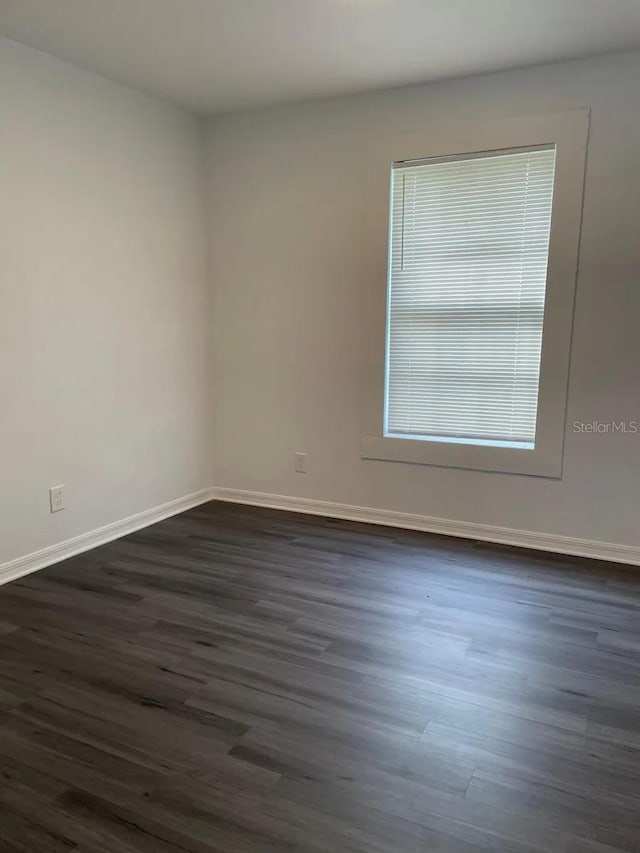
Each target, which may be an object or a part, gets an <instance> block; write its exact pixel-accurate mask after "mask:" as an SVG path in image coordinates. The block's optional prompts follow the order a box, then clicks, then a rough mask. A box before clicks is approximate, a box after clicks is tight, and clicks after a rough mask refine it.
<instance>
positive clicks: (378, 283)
mask: <svg viewBox="0 0 640 853" xmlns="http://www.w3.org/2000/svg"><path fill="white" fill-rule="evenodd" d="M589 113H590V111H589V110H588V109H580V110H571V111H568V112H563V113H554V114H549V115H542V116H529V117H522V118H513V119H505V120H495V121H486V122H484V121H483V122H479V123H473V124H469V123H460V124H455V125H449V126H442V125H438V124H437V123H434V124H433V125H431V124H430V125H429V126H426V127H424V129H421V130H418V131H415V132H413V133H407V134H394V135H391V136H387V137H384V138H381V139H378V140H376V141H375V142H374V143H372V144H371V145H370V146H369V150H368V152H367V159H366V170H367V175H366V211H367V214H366V219H367V222H366V226H367V227H366V238H367V239H366V257H367V282H368V283H369V285H370V293H369V299H368V300H367V304H366V306H365V312H364V321H365V330H366V333H367V334H366V335H365V336H364V340H365V342H366V343H367V342H368V346H367V349H366V372H365V374H364V382H363V409H364V423H363V435H362V436H361V457H362V458H363V459H375V460H384V461H393V462H405V463H415V464H421V465H438V466H445V467H451V468H466V469H472V470H480V471H496V472H503V473H513V474H527V475H532V476H538V477H549V478H556V479H559V478H561V477H562V457H563V449H564V436H565V428H566V408H567V396H568V379H569V364H570V355H571V333H572V326H573V310H574V297H575V289H576V277H577V268H578V252H579V244H580V230H581V222H582V206H583V205H582V202H583V193H584V177H585V165H586V155H587V141H588V134H589V117H590V116H589ZM549 144H554V145H555V147H556V170H555V180H554V194H553V209H552V217H551V234H550V241H549V260H548V270H547V286H546V295H545V308H544V321H543V338H542V354H541V364H540V386H539V394H538V417H537V429H536V442H535V447H534V448H533V449H525V448H516V447H499V446H490V445H482V444H477V443H469V444H467V443H460V442H458V441H456V442H455V443H454V442H446V441H441V440H430V439H411V438H396V437H387V436H384V433H383V427H384V423H383V421H384V406H385V370H386V354H387V340H386V338H387V310H388V304H387V303H388V255H389V233H390V204H391V197H390V196H391V169H392V163H393V162H396V161H400V160H422V159H427V158H432V157H443V156H460V155H469V154H475V153H478V154H480V153H484V152H491V151H501V150H504V149H511V148H529V147H531V148H534V147H536V146H540V145H549Z"/></svg>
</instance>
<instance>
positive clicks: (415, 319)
mask: <svg viewBox="0 0 640 853" xmlns="http://www.w3.org/2000/svg"><path fill="white" fill-rule="evenodd" d="M554 171H555V145H549V146H545V147H542V148H535V149H533V150H524V151H523V150H518V151H509V152H492V153H486V154H472V155H467V156H459V157H441V158H435V159H433V160H427V161H417V162H416V161H412V160H409V161H405V162H399V163H394V165H393V169H392V189H391V228H390V258H389V308H388V315H387V369H386V399H385V404H386V405H385V412H386V417H385V435H387V436H398V437H403V436H408V437H412V438H416V439H420V438H422V439H429V440H436V441H452V442H453V441H464V442H468V443H476V444H498V445H506V446H508V445H514V446H517V447H524V448H530V447H534V446H535V433H536V419H537V408H538V385H539V375H540V356H541V352H542V329H543V320H544V297H545V287H546V280H547V259H548V252H549V233H550V227H551V207H552V199H553V178H554Z"/></svg>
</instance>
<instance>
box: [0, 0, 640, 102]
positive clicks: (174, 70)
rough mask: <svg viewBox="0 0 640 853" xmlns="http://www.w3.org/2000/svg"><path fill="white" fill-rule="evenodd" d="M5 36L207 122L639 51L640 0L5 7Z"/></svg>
mask: <svg viewBox="0 0 640 853" xmlns="http://www.w3.org/2000/svg"><path fill="white" fill-rule="evenodd" d="M0 33H2V34H3V35H6V36H8V37H9V38H13V39H16V40H17V41H21V42H24V43H25V44H29V45H32V46H34V47H37V48H40V49H41V50H45V51H48V52H49V53H53V54H55V55H57V56H60V57H62V58H64V59H69V60H70V61H72V62H75V63H77V64H78V65H81V66H83V67H85V68H88V69H91V70H94V71H97V72H99V73H102V74H105V75H107V76H109V77H112V78H114V79H116V80H120V81H122V82H124V83H128V84H129V85H132V86H135V87H137V88H140V89H144V90H146V91H148V92H152V93H155V94H157V95H160V96H162V97H164V98H167V99H168V100H170V101H173V102H175V103H178V104H181V105H182V106H185V107H188V108H190V109H193V110H196V111H198V112H200V113H213V112H220V111H225V110H232V109H238V108H243V107H251V106H256V105H259V104H267V103H278V102H285V101H293V100H301V99H305V98H315V97H323V96H328V95H338V94H344V93H349V92H361V91H366V90H369V89H376V88H383V87H388V86H397V85H402V84H405V83H416V82H422V81H427V80H435V79H441V78H444V77H455V76H462V75H467V74H476V73H479V72H483V71H493V70H497V69H500V68H509V67H515V66H521V65H530V64H534V63H540V62H547V61H550V60H556V59H566V58H573V57H581V56H587V55H590V54H595V53H606V52H611V51H620V50H629V49H633V48H638V47H640V0H0Z"/></svg>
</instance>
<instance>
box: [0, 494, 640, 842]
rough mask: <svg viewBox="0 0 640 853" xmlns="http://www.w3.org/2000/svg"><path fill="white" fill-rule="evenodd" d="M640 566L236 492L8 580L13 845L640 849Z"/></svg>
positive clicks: (3, 812) (6, 712)
mask: <svg viewBox="0 0 640 853" xmlns="http://www.w3.org/2000/svg"><path fill="white" fill-rule="evenodd" d="M636 571H637V570H634V569H623V568H616V567H614V566H612V565H606V564H600V565H595V564H589V563H586V562H584V563H582V564H580V563H579V561H577V560H576V561H571V560H561V559H559V558H558V559H557V560H555V561H554V560H553V559H552V558H550V557H547V556H531V555H526V554H519V553H517V552H515V551H509V550H507V549H499V548H497V547H496V548H492V547H490V546H482V545H478V544H475V543H472V542H463V541H456V540H452V539H446V538H444V537H436V536H428V535H423V534H418V533H410V532H406V531H398V530H393V529H389V528H377V527H370V526H366V525H362V524H351V523H347V522H337V521H331V520H327V519H320V518H313V517H305V516H298V515H292V514H287V513H283V512H277V511H272V510H261V509H255V508H248V507H240V506H234V505H231V504H220V503H212V504H208V505H206V506H204V507H201V508H199V509H197V510H193V511H191V512H187V513H185V514H183V515H181V516H178V517H176V518H173V519H170V520H168V521H164V522H162V523H161V524H158V525H156V526H154V527H151V528H148V529H147V530H144V531H141V532H139V533H136V534H134V535H132V536H129V537H127V538H125V539H122V540H120V541H118V542H114V543H111V544H109V545H106V546H103V547H101V548H99V549H97V550H95V551H93V552H91V553H89V554H85V555H82V556H79V557H76V558H73V559H71V560H68V561H66V562H65V563H61V564H59V565H57V566H54V567H51V568H49V569H46V570H44V571H42V572H39V573H36V574H33V575H30V576H28V577H25V578H22V579H21V580H18V581H14V582H13V583H11V584H8V585H6V586H4V587H2V588H1V589H0V850H1V851H2V852H3V853H5V851H6V853H8V851H26V853H58V851H70V850H75V851H77V853H94V852H95V853H98V851H99V852H100V853H119V851H122V853H134V851H135V852H136V853H137V851H144V853H179V852H180V853H184V851H193V853H214V851H217V853H250V851H251V853H256V851H265V852H266V851H270V853H286V851H314V853H325V851H330V852H331V853H342V851H361V853H406V851H412V853H423V851H439V853H479V851H499V853H541V851H552V853H615V851H628V853H634V851H635V853H637V852H638V851H640V584H639V580H638V579H639V575H638V574H637V573H636Z"/></svg>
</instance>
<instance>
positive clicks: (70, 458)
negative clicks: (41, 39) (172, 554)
mask: <svg viewBox="0 0 640 853" xmlns="http://www.w3.org/2000/svg"><path fill="white" fill-rule="evenodd" d="M203 204H204V193H203V149H202V138H201V128H200V126H199V125H198V124H197V123H196V121H195V120H194V119H192V118H190V117H188V116H186V115H185V114H182V113H181V112H179V111H178V110H175V109H173V108H170V107H168V106H165V105H163V104H161V103H160V102H158V101H154V100H152V99H150V98H147V97H145V96H143V95H141V94H138V93H135V92H133V91H131V90H129V89H126V88H124V87H122V86H119V85H116V84H115V83H111V82H109V81H107V80H105V79H102V78H100V77H97V76H93V75H91V74H88V73H85V72H83V71H80V70H79V69H77V68H75V67H74V66H72V65H69V64H66V63H64V62H60V61H58V60H55V59H53V58H51V57H48V56H46V55H45V54H42V53H38V52H37V51H34V50H31V49H28V48H25V47H22V46H20V45H17V44H16V43H14V42H10V41H6V40H0V351H1V352H2V361H1V363H0V405H1V409H2V411H1V414H0V453H1V464H0V507H1V511H0V564H2V563H3V562H6V561H9V560H11V559H12V558H14V557H18V556H22V555H25V554H28V553H30V552H32V551H35V550H37V549H40V548H43V547H46V546H49V545H52V544H54V543H58V542H61V541H63V540H66V539H68V538H70V537H73V536H75V535H77V534H81V533H85V532H87V531H90V530H93V529H94V528H97V527H100V526H101V525H104V524H107V523H110V522H113V521H116V520H120V519H123V518H125V517H127V516H129V515H131V514H134V513H138V512H140V511H142V510H145V509H148V508H150V507H155V506H157V505H159V504H162V503H164V502H166V501H169V500H171V499H174V498H179V497H181V496H183V495H186V494H189V493H192V492H194V491H196V490H198V489H201V488H203V487H206V486H208V485H209V484H210V470H209V450H208V448H209V443H210V440H211V430H210V424H209V403H208V397H209V394H210V387H209V383H208V381H207V372H208V371H209V370H210V358H209V354H208V352H207V347H208V340H209V330H208V328H207V323H208V316H209V309H208V300H209V295H208V287H207V279H206V264H205V256H206V250H205V239H204V238H205V235H204V229H203V222H204V216H203ZM59 483H64V484H65V486H66V490H65V491H66V494H65V498H66V504H67V508H66V510H65V511H64V512H60V513H57V514H56V515H50V514H49V507H48V487H49V486H51V485H56V484H59Z"/></svg>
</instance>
